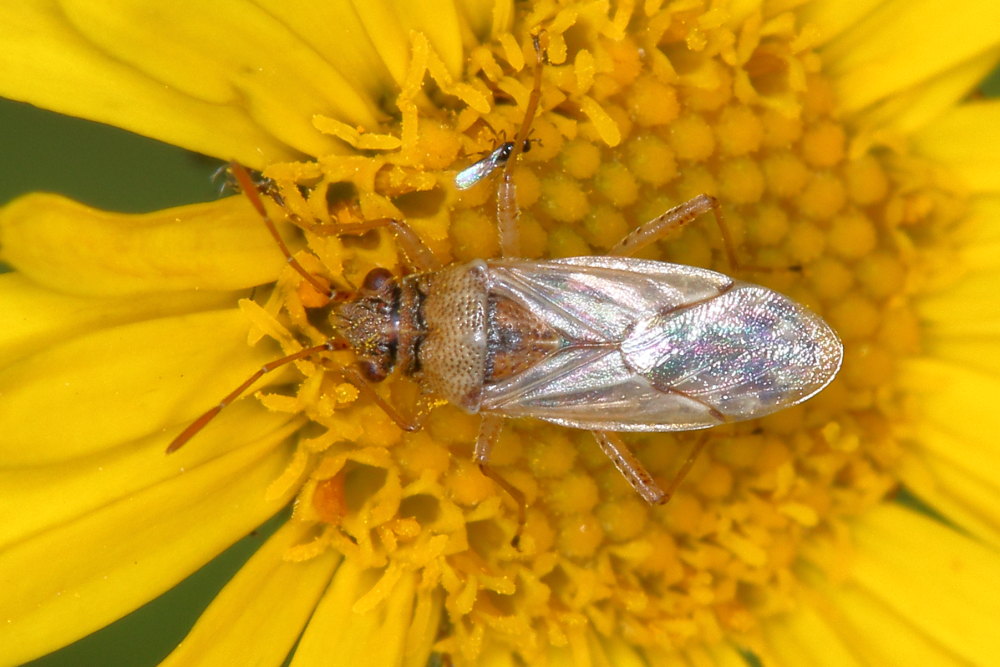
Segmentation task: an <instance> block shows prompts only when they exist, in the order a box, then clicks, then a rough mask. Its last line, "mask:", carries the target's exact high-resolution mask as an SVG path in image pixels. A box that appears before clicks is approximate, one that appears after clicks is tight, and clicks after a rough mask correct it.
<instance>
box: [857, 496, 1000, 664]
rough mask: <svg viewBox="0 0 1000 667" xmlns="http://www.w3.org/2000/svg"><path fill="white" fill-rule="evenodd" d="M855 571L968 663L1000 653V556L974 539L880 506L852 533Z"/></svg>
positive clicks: (876, 594) (871, 590)
mask: <svg viewBox="0 0 1000 667" xmlns="http://www.w3.org/2000/svg"><path fill="white" fill-rule="evenodd" d="M854 534H855V539H856V542H857V554H856V557H855V561H854V564H853V577H854V580H855V581H856V582H857V583H858V585H859V586H860V587H861V588H862V590H864V591H865V592H866V593H867V594H869V595H871V596H872V597H873V598H875V599H877V600H878V601H879V602H880V603H881V604H882V605H884V606H885V607H887V608H889V609H891V610H892V611H893V612H895V613H896V614H898V615H899V616H901V617H902V618H905V619H907V620H908V621H909V623H910V624H911V625H912V626H913V627H914V628H915V629H916V630H918V631H919V632H921V633H923V634H924V635H926V636H927V637H929V638H931V640H932V641H934V642H935V643H937V644H938V645H939V646H941V647H943V649H944V650H945V651H948V652H951V653H953V654H955V655H958V656H960V657H961V658H962V659H963V660H967V661H968V662H970V663H972V664H981V665H985V664H990V663H991V662H992V661H993V660H994V659H995V658H996V655H997V652H998V651H1000V634H998V633H997V631H996V619H997V618H1000V596H998V595H997V582H998V581H1000V558H998V557H997V553H996V552H995V551H993V550H992V549H988V548H986V547H984V546H982V545H981V544H979V543H977V542H976V541H974V540H973V539H971V538H969V537H966V536H964V535H962V534H960V533H958V532H957V531H955V530H953V529H951V528H948V527H947V526H945V525H943V524H941V523H939V522H937V521H935V520H933V519H931V518H929V517H927V516H924V515H922V514H918V513H916V512H913V511H911V510H908V509H905V508H903V507H901V506H898V505H894V504H883V505H881V506H880V507H878V508H876V509H875V510H872V511H869V512H867V513H865V514H864V515H862V516H861V517H860V519H859V520H858V521H857V523H856V529H855V531H854Z"/></svg>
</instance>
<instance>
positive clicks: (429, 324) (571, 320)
mask: <svg viewBox="0 0 1000 667" xmlns="http://www.w3.org/2000/svg"><path fill="white" fill-rule="evenodd" d="M535 49H536V54H538V58H537V62H536V64H535V71H534V87H533V89H532V92H531V97H530V98H529V101H528V104H527V111H526V115H525V118H524V121H523V124H522V126H521V128H520V130H519V132H518V134H517V136H516V137H515V138H514V140H513V141H512V142H506V143H505V144H504V145H503V146H501V148H502V149H503V151H502V154H501V153H497V152H496V151H494V153H493V154H492V155H500V156H501V158H502V159H499V160H498V159H496V158H494V159H493V160H492V162H490V163H489V164H486V165H485V167H484V168H483V169H479V168H477V169H474V170H473V171H471V172H470V171H469V170H468V169H466V170H463V171H462V172H460V173H459V176H460V177H462V178H464V179H465V180H469V179H472V181H473V183H474V182H476V181H479V180H481V179H482V178H485V177H487V176H489V175H490V173H491V172H493V171H495V170H497V169H500V168H502V173H501V174H500V180H499V183H498V187H497V211H498V228H499V233H500V236H501V241H502V242H501V248H502V253H503V255H502V256H501V257H500V258H495V259H488V260H474V261H471V262H468V263H465V264H452V265H448V266H444V265H443V264H442V263H441V262H440V261H439V260H438V259H437V258H436V257H435V256H434V255H433V253H431V252H430V250H429V249H428V248H427V247H426V246H425V245H424V244H423V242H422V241H421V240H420V238H419V236H417V235H416V234H415V233H414V232H413V231H412V230H411V229H410V228H409V227H407V226H406V225H405V223H403V222H401V221H397V220H391V221H378V222H373V223H372V225H373V226H374V225H388V226H389V227H390V228H391V229H392V231H393V232H394V233H395V235H396V239H397V243H398V244H399V246H400V248H401V249H402V250H403V251H404V253H405V254H406V255H407V257H408V258H409V260H410V262H411V263H412V264H413V265H414V266H415V267H416V269H417V272H415V273H412V274H410V275H406V276H404V277H396V276H394V275H393V274H392V273H391V272H390V271H388V270H387V269H384V268H376V269H373V270H372V271H370V272H369V273H368V275H367V277H366V278H365V279H364V282H363V284H362V285H361V287H360V288H359V289H358V290H357V293H356V294H354V295H352V296H351V298H350V299H348V300H346V301H334V302H332V303H331V305H330V306H329V308H330V322H331V325H332V327H333V330H334V331H335V333H334V334H333V335H332V336H331V337H330V338H329V339H328V340H327V341H326V342H325V343H323V344H322V345H318V346H314V347H309V348H306V349H303V350H301V351H299V352H296V353H295V354H291V355H288V356H286V357H283V358H281V359H277V360H275V361H273V362H271V363H269V364H267V365H265V366H264V367H262V368H261V369H260V370H259V371H257V372H256V373H255V374H253V375H252V376H251V377H250V378H248V379H247V380H246V382H244V383H243V384H241V385H240V386H239V387H237V388H236V389H235V390H234V391H233V392H231V393H230V394H229V395H228V396H226V397H225V398H224V399H223V400H222V402H221V403H220V404H219V405H218V406H216V407H214V408H212V409H211V410H209V411H208V412H206V413H205V414H204V415H202V416H201V417H199V418H198V419H197V420H196V421H195V422H194V423H192V424H191V425H190V426H188V427H187V428H186V429H185V430H184V431H183V432H181V433H180V435H178V436H177V437H176V438H175V439H174V440H173V442H172V443H171V444H170V446H169V447H168V451H174V450H176V449H177V448H179V447H181V446H182V445H183V444H184V443H185V442H187V441H188V440H189V439H190V438H191V437H192V436H193V435H194V434H195V433H197V432H198V431H199V430H200V429H201V428H203V427H204V426H205V425H206V424H207V423H208V422H209V421H210V420H211V419H212V418H213V417H215V415H216V414H218V412H219V411H220V410H221V409H222V408H223V407H225V406H226V405H228V404H229V403H230V402H231V401H233V400H235V399H236V398H237V397H238V396H239V395H240V394H242V393H243V392H244V391H245V390H246V389H247V388H249V387H250V385H251V384H253V383H254V382H255V381H256V380H257V379H258V378H260V377H261V376H262V375H264V374H265V373H268V372H270V371H272V370H274V369H276V368H278V367H280V366H283V365H285V364H288V363H290V362H293V361H295V360H297V359H301V358H303V357H307V356H316V355H322V354H323V353H325V352H328V351H332V350H342V349H346V348H350V349H352V350H353V351H354V353H355V356H356V358H357V362H358V368H357V369H344V370H343V371H341V372H342V373H343V376H344V377H345V378H346V379H347V380H348V381H350V382H352V383H353V384H355V385H356V386H357V387H358V388H359V391H361V392H362V393H363V394H365V395H366V396H368V397H370V398H371V399H372V400H374V401H376V402H377V403H378V405H379V406H380V407H382V409H384V410H385V411H386V413H387V414H389V415H390V417H392V418H393V419H394V420H395V421H396V422H397V424H399V425H400V426H401V427H402V428H404V429H408V430H414V429H417V428H419V427H420V425H421V421H422V420H421V418H419V417H418V418H417V419H415V420H407V419H405V418H404V417H403V416H402V415H401V414H400V412H399V411H397V410H396V409H395V408H394V407H393V406H391V405H389V404H387V403H386V401H384V400H383V399H381V398H380V397H379V394H377V393H376V392H375V391H374V389H373V387H372V383H377V382H380V381H382V380H384V379H385V378H387V377H389V376H390V375H391V374H393V373H400V374H403V375H409V376H412V377H414V378H415V379H416V380H417V382H418V383H419V384H420V386H421V387H422V389H423V392H424V393H425V395H426V396H428V397H433V398H435V399H445V400H447V401H449V402H451V403H452V404H454V405H456V406H458V407H460V408H462V409H463V410H465V411H467V412H469V413H478V414H481V415H482V424H481V427H480V433H479V437H478V439H477V441H476V444H475V450H474V459H475V461H476V463H478V465H479V467H480V469H481V470H482V472H483V474H484V475H486V476H487V477H489V478H490V479H492V480H494V481H495V482H496V483H497V484H498V485H499V486H500V487H501V488H503V489H504V490H505V491H506V492H507V493H508V494H509V495H510V496H511V497H512V498H513V499H514V500H515V501H516V502H517V506H518V514H519V523H518V532H517V534H516V535H515V537H514V540H515V541H516V540H517V537H518V535H519V534H520V530H521V528H522V527H523V525H524V521H525V499H524V495H523V494H522V493H521V492H520V491H519V490H518V489H517V488H516V487H514V486H513V485H512V484H510V483H509V482H508V481H506V480H505V479H504V478H503V477H502V476H501V475H499V474H498V473H497V472H496V471H494V470H493V468H492V467H491V466H490V454H491V451H492V449H493V446H494V444H495V443H496V441H497V438H498V437H499V434H500V429H501V426H502V423H503V420H504V419H506V418H511V417H534V418H537V419H543V420H545V421H549V422H552V423H555V424H560V425H563V426H567V427H571V428H579V429H586V430H589V431H591V432H592V433H593V435H594V438H595V439H596V441H597V443H598V445H599V446H600V447H601V449H602V450H603V451H604V452H605V453H606V454H607V455H608V456H609V457H610V458H611V460H612V462H613V463H614V465H615V466H616V467H617V468H618V470H619V471H620V472H621V473H622V474H623V475H624V476H625V478H626V479H627V480H628V482H629V483H630V484H631V485H632V486H633V487H634V488H635V490H636V491H637V492H638V493H639V495H640V496H641V497H642V498H643V499H644V500H646V501H647V502H649V503H664V502H666V501H667V500H668V499H669V498H670V496H671V494H672V493H673V491H674V490H675V489H676V487H677V485H678V484H679V483H680V481H681V480H682V479H683V477H684V475H685V474H686V473H687V471H688V470H689V468H690V467H691V465H692V463H693V462H694V460H695V458H696V457H697V455H698V452H699V451H700V449H701V447H702V446H703V445H704V439H702V441H701V442H700V443H698V444H697V445H696V446H695V447H694V449H693V451H692V452H690V454H689V455H688V457H687V458H686V459H685V462H684V464H683V465H682V466H681V469H680V471H679V472H678V473H677V474H676V475H675V477H674V478H673V479H672V480H671V481H670V483H669V484H668V485H666V487H661V486H660V485H659V484H658V483H657V482H656V481H655V480H653V478H652V477H651V475H650V474H649V473H648V472H646V470H645V468H643V466H642V464H641V463H640V462H639V461H638V460H637V459H636V458H635V457H634V456H633V455H632V453H631V452H630V451H629V449H628V448H627V446H626V445H625V443H624V442H623V441H622V439H621V437H620V436H619V435H617V434H618V433H619V432H627V431H685V430H695V429H703V428H709V427H712V426H716V425H719V424H724V423H728V422H735V421H742V420H748V419H755V418H757V417H761V416H763V415H767V414H769V413H772V412H774V411H776V410H780V409H782V408H785V407H788V406H791V405H795V404H797V403H799V402H801V401H804V400H806V399H807V398H809V397H810V396H812V395H813V394H815V393H816V392H818V391H820V390H821V389H822V388H823V387H824V386H826V385H827V384H828V383H829V382H830V380H831V379H832V378H833V377H834V376H835V375H836V373H837V371H838V369H839V368H840V363H841V358H842V353H843V349H842V346H841V343H840V341H839V339H838V338H837V336H836V335H835V334H834V332H833V331H832V330H831V329H830V327H829V326H827V324H826V323H825V322H824V321H823V320H822V319H821V318H819V317H818V316H817V315H815V314H813V313H812V312H810V311H809V310H808V309H806V308H805V307H804V306H801V305H799V304H797V303H795V302H794V301H792V300H790V299H789V298H787V297H785V296H782V295H781V294H778V293H777V292H774V291H772V290H770V289H767V288H765V287H761V286H758V285H754V284H750V283H745V282H741V281H738V280H734V279H733V278H730V277H728V276H726V275H723V274H721V273H717V272H714V271H709V270H706V269H700V268H696V267H691V266H684V265H679V264H668V263H664V262H657V261H650V260H643V259H635V258H632V257H629V256H628V255H630V254H632V253H634V252H635V251H637V250H638V249H640V248H642V247H643V246H645V245H647V244H649V243H651V242H653V241H655V240H656V239H658V238H660V237H661V236H663V235H664V234H665V233H667V232H669V231H671V230H674V229H676V228H678V227H680V226H682V225H684V224H686V223H688V222H690V221H692V220H694V219H695V218H697V217H698V216H700V215H701V214H703V213H706V212H708V211H712V212H713V213H714V215H715V217H716V219H717V221H718V223H719V227H720V229H721V231H722V234H723V240H724V242H725V246H726V249H727V253H728V255H729V259H730V262H731V263H732V264H733V266H734V267H736V266H737V262H736V258H735V254H734V253H733V251H732V244H731V241H730V240H729V237H728V234H727V232H726V227H725V225H724V222H723V218H722V213H721V210H720V206H719V204H718V202H717V201H716V200H715V199H714V198H712V197H709V196H707V195H701V196H698V197H695V198H694V199H692V200H690V201H688V202H686V203H684V204H681V205H679V206H677V207H675V208H673V209H670V210H669V211H667V212H666V213H663V214H662V215H660V216H657V217H656V218H654V219H653V220H650V221H649V222H647V223H645V224H643V225H641V226H640V227H638V228H637V229H635V230H634V231H633V232H631V233H630V234H628V235H627V236H626V237H625V238H624V239H622V240H621V242H619V243H618V244H617V245H616V246H615V247H613V248H612V249H611V251H610V253H609V254H608V255H606V256H592V257H572V258H566V259H558V260H540V261H533V260H525V259H518V258H517V247H518V241H517V233H516V229H517V225H516V219H517V208H516V204H515V197H514V194H515V193H514V182H513V178H512V172H511V166H512V165H513V163H514V161H515V160H516V158H517V155H518V154H519V153H520V152H521V151H522V150H523V146H524V144H525V142H526V140H527V134H528V129H529V126H530V123H531V121H532V118H533V116H534V113H535V110H536V109H537V106H538V104H539V98H540V90H541V48H540V46H539V45H538V41H537V38H536V41H535ZM508 144H509V146H508ZM498 150H500V149H498ZM487 159H488V160H489V159H490V158H487ZM231 171H232V173H233V176H234V177H235V178H236V180H237V181H238V183H239V185H240V187H241V188H242V189H243V191H244V192H245V193H246V195H247V196H248V197H249V199H250V201H251V202H252V203H253V205H254V207H255V208H256V209H257V211H258V212H259V213H260V215H261V217H262V219H263V221H264V223H265V224H266V225H267V228H268V229H269V230H270V232H271V234H272V235H273V236H274V238H275V240H276V242H277V243H278V245H279V247H280V248H281V251H282V252H283V253H284V255H285V257H286V258H287V260H288V262H289V263H290V264H291V265H292V267H293V268H295V270H296V271H298V272H299V273H300V274H301V275H302V277H303V279H305V280H306V281H308V282H309V283H310V284H312V285H313V286H314V287H315V288H316V289H318V290H320V291H321V292H323V291H327V290H328V288H327V287H326V285H325V284H323V283H322V282H321V281H320V280H319V279H317V278H316V277H315V276H312V275H311V274H309V273H308V272H307V271H306V270H305V269H303V268H302V267H301V266H300V265H299V264H298V262H297V261H296V260H295V259H294V258H293V257H292V256H291V254H290V253H289V251H288V248H287V247H286V246H285V244H284V242H283V241H282V240H281V237H280V236H279V235H278V232H277V230H276V228H275V225H274V223H273V221H272V220H271V219H270V218H269V217H268V215H267V212H266V210H265V209H264V206H263V204H262V203H261V201H260V197H259V195H258V193H257V191H256V188H255V186H254V183H253V181H252V180H251V178H250V175H249V174H248V173H247V171H246V170H245V169H244V168H243V167H241V166H239V165H236V164H233V165H231ZM463 175H464V176H463ZM461 184H462V183H461V182H460V183H459V185H461ZM418 414H426V413H425V412H423V413H419V411H418Z"/></svg>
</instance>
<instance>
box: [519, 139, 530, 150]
mask: <svg viewBox="0 0 1000 667" xmlns="http://www.w3.org/2000/svg"><path fill="white" fill-rule="evenodd" d="M530 150H531V139H525V140H524V144H523V145H522V146H521V152H522V153H527V152H528V151H530Z"/></svg>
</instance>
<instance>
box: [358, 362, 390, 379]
mask: <svg viewBox="0 0 1000 667" xmlns="http://www.w3.org/2000/svg"><path fill="white" fill-rule="evenodd" d="M358 370H360V371H361V375H363V376H364V378H365V379H366V380H368V381H369V382H381V381H382V380H384V379H385V375H386V374H385V369H384V368H382V367H381V366H380V365H378V364H377V363H375V362H374V361H360V362H358Z"/></svg>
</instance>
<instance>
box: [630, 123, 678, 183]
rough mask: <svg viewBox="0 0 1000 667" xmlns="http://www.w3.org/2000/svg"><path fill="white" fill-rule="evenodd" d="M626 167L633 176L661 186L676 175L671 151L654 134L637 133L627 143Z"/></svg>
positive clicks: (675, 163) (675, 165) (665, 143)
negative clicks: (637, 134)
mask: <svg viewBox="0 0 1000 667" xmlns="http://www.w3.org/2000/svg"><path fill="white" fill-rule="evenodd" d="M628 167H629V170H630V171H631V172H632V175H633V176H635V178H637V179H639V180H640V181H643V182H645V183H648V184H649V185H652V186H662V185H665V184H666V183H668V182H670V181H671V180H673V179H674V177H675V176H677V162H676V161H675V160H674V154H673V151H671V150H670V146H668V145H667V142H665V141H664V140H663V139H661V138H660V137H658V136H656V135H639V136H637V137H636V138H635V139H633V140H632V141H631V142H630V143H629V145H628Z"/></svg>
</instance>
